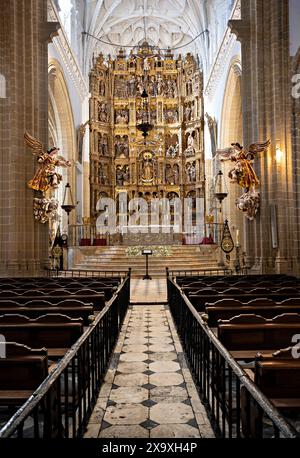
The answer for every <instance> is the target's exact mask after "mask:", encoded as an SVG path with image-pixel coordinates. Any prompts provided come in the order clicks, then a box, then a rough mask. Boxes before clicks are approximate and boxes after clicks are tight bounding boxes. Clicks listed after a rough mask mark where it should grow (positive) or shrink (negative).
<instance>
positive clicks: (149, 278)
mask: <svg viewBox="0 0 300 458" xmlns="http://www.w3.org/2000/svg"><path fill="white" fill-rule="evenodd" d="M151 255H152V250H143V256H146V275H145V276H144V278H143V279H144V280H152V278H151V277H150V275H149V256H151Z"/></svg>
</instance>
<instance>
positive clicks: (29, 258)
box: [0, 0, 58, 276]
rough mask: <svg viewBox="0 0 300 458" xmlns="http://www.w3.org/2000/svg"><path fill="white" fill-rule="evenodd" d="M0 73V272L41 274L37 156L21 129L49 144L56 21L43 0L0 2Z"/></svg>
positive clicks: (43, 229) (43, 243)
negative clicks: (0, 79) (1, 94)
mask: <svg viewBox="0 0 300 458" xmlns="http://www.w3.org/2000/svg"><path fill="white" fill-rule="evenodd" d="M0 9H1V14H0V73H2V74H3V75H4V77H5V79H6V87H7V93H6V98H4V99H0V116H1V118H0V122H1V123H0V157H1V167H0V198H1V203H0V216H1V219H0V230H1V232H0V252H1V253H0V258H1V264H0V275H1V276H37V275H45V273H46V272H45V267H46V266H47V265H48V245H49V242H48V238H49V234H48V225H43V224H40V223H37V222H35V221H34V218H33V198H34V197H35V193H34V191H32V190H30V189H28V187H27V181H28V180H29V179H31V178H32V177H33V175H34V173H35V170H36V158H33V155H32V153H31V151H30V150H29V149H28V148H27V147H26V146H25V144H24V132H25V131H28V132H29V133H30V134H32V135H33V136H35V137H36V138H38V139H39V140H41V141H42V142H43V143H44V145H45V147H48V145H47V141H48V68H47V67H48V53H47V46H48V41H49V38H50V37H51V35H52V34H54V32H55V31H56V30H57V26H58V25H57V23H48V22H47V0H10V1H9V2H8V1H6V0H0Z"/></svg>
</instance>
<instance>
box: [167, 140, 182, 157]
mask: <svg viewBox="0 0 300 458" xmlns="http://www.w3.org/2000/svg"><path fill="white" fill-rule="evenodd" d="M177 156H179V141H178V135H177V134H174V135H167V136H166V157H167V158H171V159H175V158H176V157H177Z"/></svg>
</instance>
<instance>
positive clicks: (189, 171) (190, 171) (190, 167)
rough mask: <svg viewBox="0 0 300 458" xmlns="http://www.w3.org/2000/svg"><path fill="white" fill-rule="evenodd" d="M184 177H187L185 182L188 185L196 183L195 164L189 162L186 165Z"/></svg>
mask: <svg viewBox="0 0 300 458" xmlns="http://www.w3.org/2000/svg"><path fill="white" fill-rule="evenodd" d="M185 172H186V176H187V182H188V183H195V181H196V163H195V162H189V163H188V164H187V165H186V169H185Z"/></svg>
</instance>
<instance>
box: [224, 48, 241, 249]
mask: <svg viewBox="0 0 300 458" xmlns="http://www.w3.org/2000/svg"><path fill="white" fill-rule="evenodd" d="M241 76H242V67H241V63H240V60H239V58H238V57H234V58H233V59H232V61H231V64H230V67H229V70H228V74H227V81H226V85H225V91H224V98H223V105H222V115H221V125H220V128H221V129H220V147H221V148H227V147H229V146H230V145H231V143H235V142H238V143H240V144H243V110H242V86H241ZM222 167H223V171H224V174H225V176H226V179H227V180H228V181H227V183H228V191H229V195H228V197H227V199H225V201H224V204H223V209H224V217H226V218H227V219H228V221H229V223H230V229H231V230H232V236H233V237H234V238H235V235H236V230H237V229H239V231H240V233H241V234H242V237H241V243H243V240H244V236H243V232H244V230H243V228H244V216H243V214H242V213H241V212H239V210H238V209H237V208H236V206H235V201H236V199H237V198H238V197H240V195H241V194H242V192H243V191H242V189H241V188H240V187H239V186H238V185H235V184H230V183H229V179H228V178H227V177H228V172H229V170H230V169H231V168H232V164H231V163H230V162H225V163H224V165H223V166H222Z"/></svg>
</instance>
